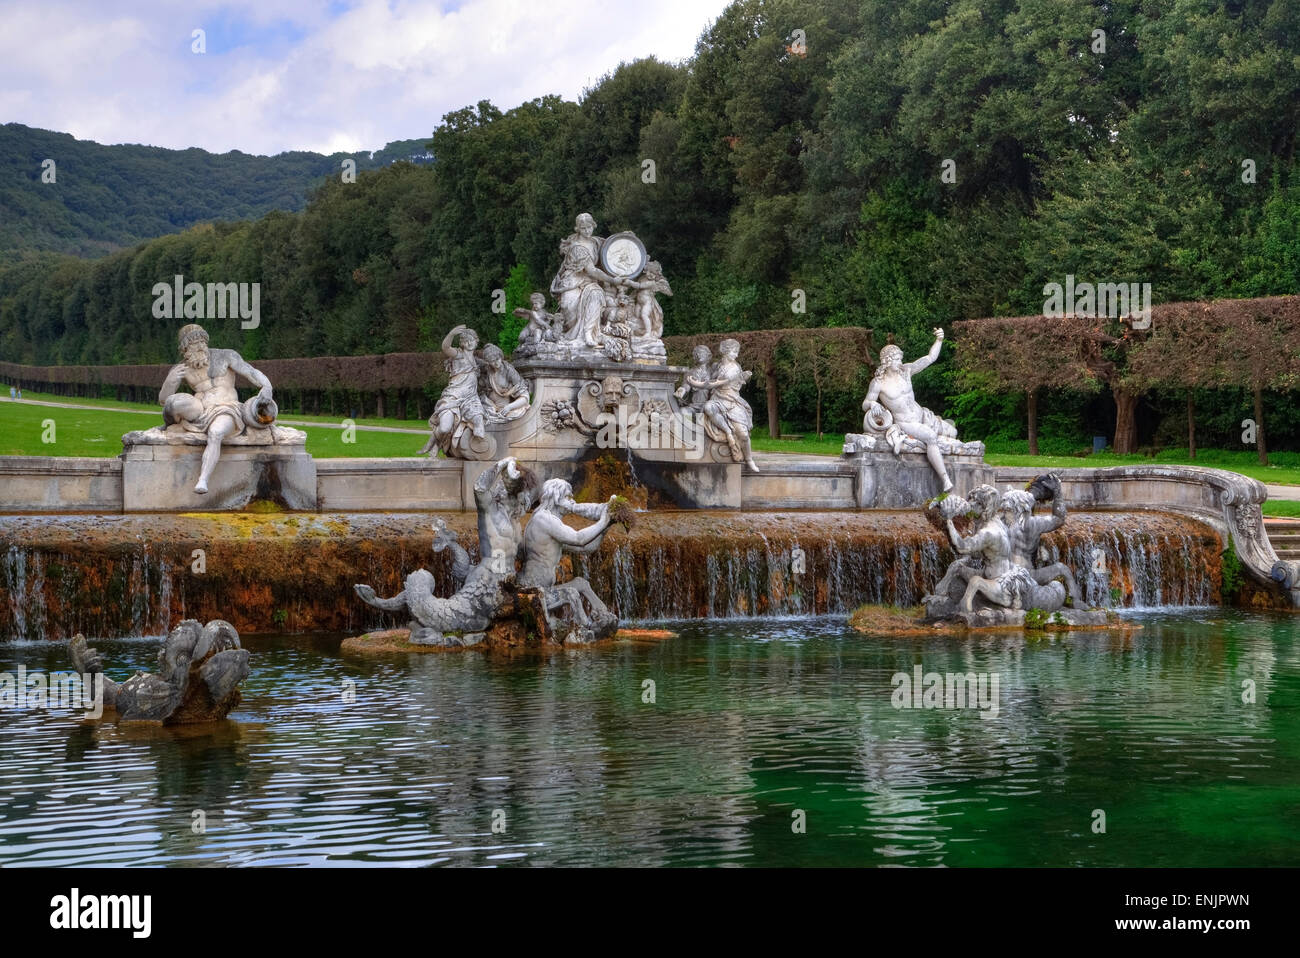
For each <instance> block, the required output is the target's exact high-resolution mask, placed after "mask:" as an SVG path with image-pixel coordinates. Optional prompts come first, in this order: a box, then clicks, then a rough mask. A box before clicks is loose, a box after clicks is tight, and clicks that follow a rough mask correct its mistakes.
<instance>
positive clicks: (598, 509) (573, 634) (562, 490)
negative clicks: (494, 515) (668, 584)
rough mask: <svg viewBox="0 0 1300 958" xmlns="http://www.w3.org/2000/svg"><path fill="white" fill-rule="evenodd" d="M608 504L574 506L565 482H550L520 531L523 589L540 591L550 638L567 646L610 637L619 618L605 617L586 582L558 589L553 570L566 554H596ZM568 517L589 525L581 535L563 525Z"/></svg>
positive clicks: (606, 611)
mask: <svg viewBox="0 0 1300 958" xmlns="http://www.w3.org/2000/svg"><path fill="white" fill-rule="evenodd" d="M616 498H617V497H616V496H611V497H610V500H609V501H608V502H603V503H585V502H575V501H574V499H573V487H572V486H570V485H569V483H568V482H566V481H565V480H563V479H548V480H547V481H546V482H545V483H544V484H543V485H542V495H541V501H540V502H539V503H538V505H537V510H536V512H534V513H533V516H532V518H531V519H529V520H528V528H527V529H526V530H524V567H523V571H522V572H520V574H519V586H520V588H522V589H538V590H540V591H541V593H542V606H543V609H544V610H545V614H546V617H547V619H548V620H549V624H550V626H551V631H552V633H553V634H558V635H565V636H566V637H567V638H566V641H572V642H591V641H595V640H596V639H602V638H605V637H607V636H609V635H612V634H613V632H614V630H615V629H617V628H618V618H617V617H616V616H615V615H614V614H613V613H612V612H610V611H609V609H608V608H607V607H606V606H605V603H604V602H602V601H601V600H600V598H599V597H598V596H597V595H596V593H595V592H593V591H592V588H591V585H590V584H589V583H588V582H587V580H586V579H584V578H582V577H576V578H573V579H570V580H569V581H567V582H564V583H561V584H559V585H556V582H555V574H556V568H557V567H558V566H559V564H560V559H561V558H562V557H563V554H564V553H565V552H572V553H577V554H582V553H588V552H595V551H596V550H597V549H599V548H600V544H601V541H602V540H603V539H604V537H605V532H606V531H607V530H608V528H609V524H610V522H611V515H610V507H611V506H612V505H613V504H614V501H615V499H616ZM566 515H577V516H581V517H582V518H584V519H589V520H592V522H591V524H590V525H588V526H586V527H585V528H583V529H574V528H572V527H570V526H568V525H566V524H565V522H564V517H565V516H566Z"/></svg>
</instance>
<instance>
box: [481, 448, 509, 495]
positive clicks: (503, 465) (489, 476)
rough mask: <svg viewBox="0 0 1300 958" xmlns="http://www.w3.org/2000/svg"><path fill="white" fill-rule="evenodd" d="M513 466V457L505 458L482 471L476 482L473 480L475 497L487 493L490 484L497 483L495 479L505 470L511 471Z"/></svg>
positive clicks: (490, 486)
mask: <svg viewBox="0 0 1300 958" xmlns="http://www.w3.org/2000/svg"><path fill="white" fill-rule="evenodd" d="M514 465H515V457H514V456H507V457H506V458H505V459H502V460H501V461H500V462H498V463H497V464H496V465H495V466H493V467H492V468H491V469H484V470H483V473H482V474H481V475H480V476H479V477H478V478H477V479H476V480H474V492H475V494H476V495H477V494H478V493H481V492H487V491H488V490H489V489H491V488H492V484H493V483H495V482H496V481H497V478H498V477H499V476H500V475H501V473H503V472H505V471H506V470H513V467H514Z"/></svg>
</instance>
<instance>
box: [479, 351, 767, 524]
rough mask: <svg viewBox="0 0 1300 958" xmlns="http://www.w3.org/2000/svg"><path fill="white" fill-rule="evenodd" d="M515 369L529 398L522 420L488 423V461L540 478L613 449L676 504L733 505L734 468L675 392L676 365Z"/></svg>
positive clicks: (560, 364) (540, 364) (558, 364)
mask: <svg viewBox="0 0 1300 958" xmlns="http://www.w3.org/2000/svg"><path fill="white" fill-rule="evenodd" d="M515 368H516V369H517V370H518V371H519V374H520V375H521V376H523V377H524V378H525V379H527V380H529V381H530V384H531V386H532V396H533V401H532V404H531V405H530V406H529V407H528V412H527V413H526V414H525V415H524V416H523V417H522V418H520V419H517V420H515V421H514V422H510V423H505V424H503V425H501V426H494V427H489V429H488V436H489V438H491V439H492V440H493V441H494V442H495V444H496V449H495V452H494V454H493V455H491V456H489V457H487V458H488V459H490V460H495V459H497V458H500V457H502V456H507V455H512V456H515V457H516V458H518V459H519V461H520V462H522V463H524V464H525V465H527V466H528V467H529V468H530V469H532V470H533V471H535V472H536V473H537V475H538V478H539V479H542V480H545V479H548V478H551V477H552V476H558V477H560V478H564V479H569V478H571V477H572V475H573V472H574V468H575V466H576V465H578V464H579V463H581V462H584V461H586V460H589V459H594V458H597V457H599V456H602V455H607V454H613V455H616V456H618V457H619V458H620V459H626V460H627V461H628V463H629V465H630V467H631V470H632V473H633V475H634V476H635V477H636V481H637V482H640V483H642V484H644V485H646V486H649V487H651V488H653V489H656V490H657V491H659V492H660V493H662V494H663V495H664V496H665V497H666V498H667V499H669V500H671V501H672V502H674V503H676V504H677V505H680V506H682V507H684V508H701V509H717V508H721V509H738V508H740V505H741V501H742V494H741V474H742V470H743V467H742V465H741V464H740V463H737V462H734V461H732V459H731V455H730V452H729V451H728V450H727V447H726V446H725V445H724V444H722V443H715V442H712V441H711V440H710V439H709V438H708V436H707V435H706V434H705V432H704V428H703V425H702V423H701V420H700V419H699V418H698V417H697V416H696V414H695V413H694V411H693V410H691V409H689V407H688V408H683V407H682V406H680V405H679V404H678V401H677V397H676V396H675V395H674V394H673V393H674V391H675V390H676V389H677V387H678V385H679V384H680V383H681V380H682V376H683V375H684V373H685V370H684V369H682V368H680V367H677V366H666V365H659V364H652V363H644V362H631V363H615V362H598V361H591V362H564V361H559V360H535V359H523V360H520V361H519V362H517V363H515ZM472 471H473V470H467V471H466V481H467V482H472V481H473V477H472V476H471V472H472Z"/></svg>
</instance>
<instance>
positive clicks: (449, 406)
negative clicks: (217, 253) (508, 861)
mask: <svg viewBox="0 0 1300 958" xmlns="http://www.w3.org/2000/svg"><path fill="white" fill-rule="evenodd" d="M560 254H561V257H560V258H561V262H560V265H559V268H558V269H557V271H556V273H555V276H554V278H553V280H552V282H551V284H550V287H549V292H550V294H551V295H552V296H554V301H555V307H554V309H553V310H548V308H547V295H546V293H543V292H540V291H539V292H537V293H535V294H533V296H532V298H531V301H530V306H529V307H528V308H526V309H521V310H520V311H519V312H520V315H521V317H522V318H524V319H525V320H526V326H525V329H524V331H523V333H522V334H521V336H520V341H519V346H518V348H517V349H516V350H515V351H514V354H513V355H512V356H511V357H510V358H509V359H507V358H506V356H505V355H504V354H503V353H502V351H501V350H500V349H499V348H498V347H496V346H494V345H488V346H485V347H482V348H480V346H479V339H478V337H477V335H476V334H475V333H474V332H473V331H472V330H470V329H468V328H466V327H464V326H457V327H456V328H454V329H452V330H451V331H450V332H449V333H448V334H447V335H446V337H445V338H444V340H443V343H442V349H443V354H444V359H445V362H446V363H447V368H448V372H449V374H450V376H449V382H448V385H447V388H446V390H445V391H444V393H443V395H442V396H441V397H440V399H439V401H438V403H437V406H436V408H435V411H434V415H433V416H432V417H431V419H430V423H429V425H430V435H429V440H428V442H427V443H426V444H425V447H424V449H423V450H420V453H421V454H420V455H416V456H412V457H409V458H398V459H338V460H332V459H321V460H313V459H312V457H310V456H308V455H306V453H305V450H304V446H303V440H302V433H300V432H298V431H297V430H290V429H286V428H284V427H281V426H278V425H277V424H275V421H274V420H275V416H276V409H275V404H274V400H273V398H272V387H271V383H270V382H269V381H267V380H266V377H265V376H263V375H262V374H261V373H260V372H259V371H258V370H256V369H255V368H254V367H252V366H251V365H249V364H248V363H247V362H245V361H244V360H243V359H242V358H241V357H240V356H239V354H238V353H236V352H234V351H233V350H223V349H214V348H209V346H208V341H207V334H206V333H205V332H204V331H203V330H202V329H200V328H199V327H197V326H186V327H184V329H182V330H181V333H180V346H181V351H182V354H183V356H184V361H183V362H182V363H179V364H178V365H176V366H175V367H173V369H172V370H171V372H170V373H169V375H168V376H167V381H166V383H165V384H164V386H163V389H162V393H161V394H160V402H161V403H162V405H163V419H164V424H163V426H161V427H158V428H154V429H150V430H144V431H141V432H136V433H129V434H127V435H126V436H125V437H123V438H124V451H123V455H122V457H121V459H120V460H117V461H108V462H102V461H97V460H67V459H41V458H27V457H23V458H20V457H0V475H4V477H5V480H6V483H5V493H4V501H3V503H0V506H3V510H4V511H7V512H11V513H15V514H14V515H8V516H0V635H3V636H8V637H20V638H32V639H35V638H55V637H67V636H69V635H71V634H73V633H75V632H78V631H81V632H85V633H87V634H94V635H98V636H104V637H109V636H114V635H139V634H144V633H148V634H161V633H165V632H167V631H168V629H169V628H170V627H171V625H172V624H173V622H175V621H176V620H177V619H179V618H186V617H193V616H206V617H209V618H211V617H216V616H220V615H230V616H232V622H233V624H234V626H235V627H236V628H238V629H240V630H243V631H249V630H251V631H263V632H265V631H270V630H272V629H275V630H280V631H329V630H337V631H346V632H353V633H355V632H358V631H363V630H364V629H366V628H368V627H371V628H373V627H375V626H378V625H381V624H384V625H390V626H397V627H399V628H401V629H404V630H405V632H404V634H403V636H402V639H401V643H402V645H403V647H409V648H420V649H448V648H451V649H455V648H467V647H479V646H482V647H492V646H494V645H498V646H517V645H529V644H537V645H545V644H577V643H584V642H589V641H594V640H599V639H602V638H605V637H608V636H609V635H611V634H613V632H614V630H615V628H616V627H617V623H618V621H620V620H621V621H623V622H627V621H629V620H646V619H673V618H733V617H745V616H756V615H808V614H825V613H834V614H848V613H850V612H852V611H853V610H854V609H855V608H857V607H858V606H859V605H862V604H864V603H876V604H881V603H883V604H888V605H894V606H898V607H908V608H910V607H913V606H916V605H918V604H921V603H922V602H923V601H924V604H925V605H926V607H927V614H928V616H929V617H930V618H931V619H949V620H952V621H954V622H957V621H960V622H961V623H963V624H964V625H966V626H968V627H980V626H981V625H992V624H998V625H1003V626H1013V625H1015V624H1016V622H1019V621H1022V620H1023V616H1024V614H1025V613H1026V612H1027V611H1031V610H1034V609H1040V610H1042V611H1043V612H1045V613H1046V614H1049V615H1050V614H1055V615H1056V616H1057V618H1058V619H1059V620H1064V621H1067V622H1068V621H1071V620H1074V621H1075V622H1076V624H1088V623H1092V624H1097V623H1099V622H1101V621H1104V620H1106V619H1107V613H1106V612H1105V611H1102V610H1113V609H1119V608H1127V607H1135V606H1145V605H1164V604H1180V603H1181V604H1208V603H1213V602H1216V601H1219V599H1220V590H1221V587H1222V572H1221V560H1220V558H1219V556H1220V554H1221V553H1222V552H1223V551H1224V549H1225V548H1226V547H1227V545H1228V543H1231V544H1232V546H1233V549H1234V554H1235V555H1236V556H1238V557H1239V558H1240V562H1241V567H1242V570H1243V571H1244V572H1245V573H1246V577H1245V584H1244V585H1243V587H1242V591H1241V596H1240V598H1239V601H1241V602H1244V603H1248V604H1253V605H1258V606H1294V605H1296V604H1300V564H1297V563H1295V562H1282V561H1279V560H1278V557H1277V555H1276V554H1275V553H1274V551H1273V550H1272V548H1271V546H1269V544H1268V540H1267V538H1266V536H1265V535H1264V533H1263V529H1262V522H1261V521H1260V511H1259V503H1261V502H1262V501H1263V500H1264V498H1265V497H1266V494H1265V490H1264V487H1263V486H1262V484H1260V483H1257V482H1255V481H1254V480H1250V479H1247V478H1245V477H1242V476H1237V475H1235V474H1232V473H1226V472H1222V471H1218V470H1209V469H1197V468H1193V467H1172V466H1160V467H1155V466H1152V467H1123V468H1117V469H1072V470H1062V471H1061V472H1060V473H1059V475H1055V476H1049V477H1038V476H1036V475H1035V474H1034V473H1033V472H1030V471H1026V470H1018V469H1007V468H995V467H992V466H990V465H988V464H987V463H985V462H984V461H983V445H982V443H979V442H975V441H963V440H962V439H960V438H959V437H958V434H957V429H956V426H955V424H954V423H953V422H952V421H951V420H947V419H944V418H943V417H942V416H940V415H939V414H937V413H935V412H934V411H932V410H929V409H926V408H924V407H923V406H921V405H920V404H919V403H918V402H917V401H916V397H915V394H914V392H913V389H912V380H913V378H914V377H915V376H916V375H919V374H922V373H923V372H924V371H925V370H926V369H927V368H928V367H929V366H930V365H932V364H933V363H934V362H938V361H940V360H941V358H942V349H943V345H944V342H945V338H944V333H943V330H942V329H936V330H935V331H934V341H933V343H932V345H931V347H930V350H929V351H928V352H927V353H926V354H925V355H924V356H921V357H919V358H917V359H914V360H913V361H911V362H904V357H903V354H902V351H901V350H900V349H898V348H897V347H894V346H892V345H891V346H886V347H884V348H883V349H882V350H881V357H880V359H881V361H880V365H879V367H878V369H877V373H876V376H875V377H874V378H873V380H872V383H871V387H870V389H869V391H868V393H867V394H866V396H865V398H864V401H863V412H864V419H863V430H864V431H863V432H862V433H854V434H850V435H848V436H846V437H845V443H844V447H843V455H842V456H841V457H840V458H838V459H833V458H830V457H797V456H778V455H764V454H761V453H759V454H755V453H754V452H753V451H752V450H751V449H750V448H749V443H748V436H749V432H750V430H751V428H752V425H753V414H752V410H751V409H750V407H749V405H748V403H746V401H745V400H744V398H743V397H742V395H741V389H742V387H743V386H744V385H745V383H746V382H747V381H748V380H749V378H750V373H749V372H748V371H746V370H745V369H744V368H743V363H742V357H741V354H740V348H739V345H738V344H737V343H736V342H735V341H733V340H727V341H724V342H723V343H721V344H720V345H719V347H718V355H717V356H715V355H713V354H712V353H711V352H710V351H709V350H708V349H707V348H702V349H698V350H697V351H696V353H695V355H694V356H693V361H692V365H691V366H690V367H689V368H681V367H675V366H670V365H668V364H667V359H666V352H665V350H664V346H663V340H662V333H663V321H662V320H663V314H662V309H661V307H660V305H659V302H658V299H657V297H658V296H659V295H671V294H672V290H671V287H670V286H669V283H668V280H667V278H666V277H665V276H664V275H663V272H662V270H661V269H660V267H659V265H658V264H657V263H656V262H655V261H654V260H652V259H651V258H650V256H649V254H648V252H647V251H646V249H645V246H644V244H643V243H642V242H641V241H640V239H639V238H638V237H637V236H636V235H635V234H634V233H630V232H621V233H615V234H614V235H612V236H610V237H607V238H601V237H598V236H596V235H595V223H594V221H593V220H592V218H591V217H590V216H589V215H587V214H580V215H579V216H578V217H577V219H576V221H575V226H574V232H573V233H572V234H571V235H570V236H568V237H566V238H565V239H564V240H563V241H562V242H561V243H560ZM239 377H242V378H243V379H244V380H246V381H248V382H250V383H252V384H253V386H254V387H256V388H257V390H258V391H257V394H256V395H255V396H253V397H252V398H251V399H249V400H248V401H247V402H244V403H240V402H239V401H238V396H237V394H236V393H235V390H234V387H235V383H236V381H237V378H239ZM183 383H188V384H189V386H190V388H192V389H193V390H194V394H193V395H192V396H190V395H185V394H182V393H180V392H178V391H177V389H178V388H179V387H180V386H181V384H183ZM413 451H414V450H413ZM205 489H206V491H202V490H205ZM574 489H577V490H579V492H578V493H577V494H576V495H575V494H574V493H573V490H574ZM547 490H550V494H549V495H547ZM260 499H271V500H273V501H276V502H277V503H278V504H279V505H280V506H281V507H282V508H284V509H287V510H288V511H286V512H283V513H280V514H275V515H259V514H256V513H253V512H249V511H246V510H247V507H248V506H249V504H251V503H254V502H256V501H257V500H260ZM623 499H626V500H630V502H627V503H624V502H622V501H621V500H623ZM539 500H540V502H539ZM578 500H587V501H578ZM600 500H604V501H603V502H602V501H600ZM936 500H937V501H936ZM1049 501H1050V503H1051V508H1052V512H1051V515H1050V516H1048V515H1046V514H1045V515H1042V516H1035V515H1034V510H1035V507H1036V505H1037V504H1039V503H1047V502H1049ZM931 502H934V503H935V504H934V506H933V507H932V508H928V509H927V504H928V503H931ZM1067 506H1068V508H1069V510H1070V511H1069V522H1068V524H1067V523H1066V521H1065V515H1066V509H1067ZM632 507H635V508H636V509H637V510H641V511H638V512H637V513H636V522H635V523H633V522H632V516H633V512H632ZM200 509H202V510H203V511H202V512H199V511H198V510H200ZM164 513H173V515H163V514H164ZM175 513H180V514H175ZM430 513H434V514H435V515H434V517H433V520H432V525H430V521H431V517H430ZM566 514H568V515H577V516H579V517H581V518H582V519H584V520H586V521H587V522H588V523H590V525H588V526H586V527H585V528H583V529H580V530H578V531H575V530H573V529H572V528H571V526H570V525H569V524H567V523H564V522H562V521H561V518H562V517H563V516H564V515H566ZM469 516H474V517H475V520H474V521H471V520H470V519H469ZM927 516H929V518H928V519H927ZM591 530H595V531H591ZM1000 530H1001V531H1000ZM584 537H589V538H584ZM359 580H360V582H361V583H363V584H358V581H359ZM354 586H355V589H354V588H353V587H354ZM358 595H359V596H360V598H361V599H362V600H363V601H361V602H358V601H357V599H356V596H358ZM232 599H233V600H235V601H232Z"/></svg>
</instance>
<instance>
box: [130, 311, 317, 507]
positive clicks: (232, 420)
mask: <svg viewBox="0 0 1300 958" xmlns="http://www.w3.org/2000/svg"><path fill="white" fill-rule="evenodd" d="M178 342H179V346H180V352H181V362H179V363H177V364H176V365H175V366H173V367H172V368H171V371H170V372H168V374H167V378H166V379H165V380H164V381H163V385H162V389H161V390H159V392H158V402H159V404H160V405H161V406H162V412H163V425H162V427H155V428H153V429H147V430H138V431H136V432H130V433H127V434H126V435H125V436H123V437H122V441H123V444H124V445H126V446H134V445H195V444H200V443H201V444H203V445H204V446H205V448H204V450H203V456H202V460H201V463H200V467H199V477H198V481H197V482H196V483H195V484H194V492H196V493H198V494H199V495H206V494H207V491H208V483H209V482H210V481H211V478H212V471H213V469H215V468H216V466H217V462H218V461H219V460H220V458H221V447H222V445H223V444H224V445H228V446H229V445H248V446H256V445H299V446H301V445H303V444H304V443H305V442H306V439H307V434H306V433H304V432H302V431H300V430H297V429H287V428H285V427H282V426H277V425H275V418H276V416H277V415H278V414H279V410H278V409H277V407H276V404H275V400H274V399H273V398H272V394H271V381H270V380H269V379H267V378H266V376H265V375H263V374H262V373H261V372H259V371H258V370H257V369H254V368H253V367H252V366H251V365H249V364H248V362H247V361H245V359H244V358H243V357H242V356H240V355H239V353H237V352H235V350H233V349H213V348H210V347H209V345H208V334H207V332H206V331H205V330H204V329H203V327H201V326H196V325H193V324H191V325H188V326H184V327H182V328H181V330H180V333H179V335H178ZM240 379H243V380H244V381H246V382H248V383H250V384H251V385H253V386H256V387H257V389H258V392H257V395H256V396H253V397H252V398H251V399H249V400H248V401H246V402H242V403H241V402H240V401H239V393H238V392H237V391H236V388H235V387H236V384H237V382H238V381H239V380H240ZM182 385H185V386H188V387H189V388H190V389H191V390H192V392H191V393H186V392H181V391H180V387H181V386H182Z"/></svg>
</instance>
